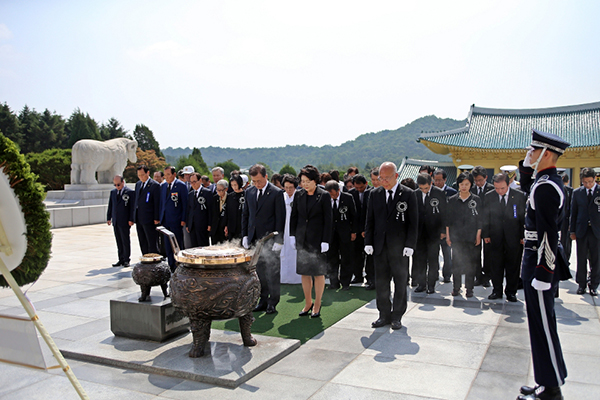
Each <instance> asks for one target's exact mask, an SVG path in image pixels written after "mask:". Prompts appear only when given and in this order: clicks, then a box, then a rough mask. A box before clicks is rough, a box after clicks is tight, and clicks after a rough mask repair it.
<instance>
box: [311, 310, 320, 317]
mask: <svg viewBox="0 0 600 400" xmlns="http://www.w3.org/2000/svg"><path fill="white" fill-rule="evenodd" d="M320 316H321V310H319V311H317V312H314V313H312V314H310V317H311V318H319V317H320Z"/></svg>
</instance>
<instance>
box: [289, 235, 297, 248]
mask: <svg viewBox="0 0 600 400" xmlns="http://www.w3.org/2000/svg"><path fill="white" fill-rule="evenodd" d="M290 244H291V245H292V248H293V249H294V250H296V236H290Z"/></svg>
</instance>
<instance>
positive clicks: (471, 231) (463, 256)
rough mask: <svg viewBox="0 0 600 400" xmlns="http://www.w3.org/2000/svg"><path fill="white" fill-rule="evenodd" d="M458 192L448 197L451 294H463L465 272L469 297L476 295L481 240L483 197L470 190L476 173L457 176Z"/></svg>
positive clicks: (447, 228) (447, 236) (464, 173)
mask: <svg viewBox="0 0 600 400" xmlns="http://www.w3.org/2000/svg"><path fill="white" fill-rule="evenodd" d="M456 183H457V184H458V189H459V190H458V193H457V194H455V195H454V196H452V197H450V198H449V199H448V212H447V213H446V215H447V222H446V243H448V246H452V281H453V283H454V290H452V296H458V295H459V294H460V287H461V282H462V274H465V287H466V288H467V297H473V286H474V283H475V266H476V264H477V261H478V260H477V257H481V253H480V252H479V251H478V247H477V246H479V244H480V243H481V228H482V225H483V219H482V217H483V215H482V209H481V199H480V198H479V196H477V195H475V194H472V193H471V186H473V175H471V174H470V173H469V172H463V173H462V174H460V175H459V176H458V178H457V179H456Z"/></svg>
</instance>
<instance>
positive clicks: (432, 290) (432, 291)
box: [426, 287, 435, 294]
mask: <svg viewBox="0 0 600 400" xmlns="http://www.w3.org/2000/svg"><path fill="white" fill-rule="evenodd" d="M426 293H427V294H433V293H435V289H434V288H432V287H428V288H427V292H426Z"/></svg>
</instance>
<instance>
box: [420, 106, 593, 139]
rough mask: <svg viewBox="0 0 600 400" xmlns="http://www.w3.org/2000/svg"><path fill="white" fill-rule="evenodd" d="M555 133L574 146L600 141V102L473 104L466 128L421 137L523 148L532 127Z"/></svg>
mask: <svg viewBox="0 0 600 400" xmlns="http://www.w3.org/2000/svg"><path fill="white" fill-rule="evenodd" d="M533 128H535V129H539V130H541V131H544V132H550V133H554V134H556V135H558V136H560V137H561V138H563V139H564V140H566V141H567V142H569V143H571V147H589V146H598V145H600V102H598V103H590V104H581V105H576V106H567V107H554V108H539V109H523V110H507V109H495V108H483V107H475V105H473V106H471V111H470V113H469V118H468V123H467V125H466V126H465V127H464V128H460V129H454V130H451V131H445V132H440V133H434V134H427V135H421V136H420V137H419V139H418V141H420V140H428V141H430V142H433V143H439V144H442V145H448V146H460V147H475V148H485V149H522V148H525V147H526V146H528V145H529V143H530V141H531V130H532V129H533Z"/></svg>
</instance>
